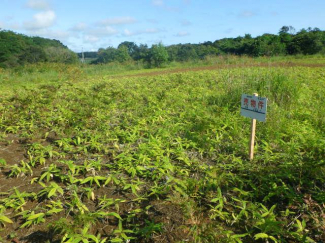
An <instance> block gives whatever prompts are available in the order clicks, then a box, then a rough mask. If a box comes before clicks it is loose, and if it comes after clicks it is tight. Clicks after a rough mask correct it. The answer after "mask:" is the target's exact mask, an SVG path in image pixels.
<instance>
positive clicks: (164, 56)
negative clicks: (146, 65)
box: [149, 43, 168, 67]
mask: <svg viewBox="0 0 325 243" xmlns="http://www.w3.org/2000/svg"><path fill="white" fill-rule="evenodd" d="M149 55H150V62H151V65H153V66H154V67H161V66H162V65H163V64H164V63H166V62H167V61H168V52H167V50H166V48H165V47H164V46H163V44H162V43H159V44H157V45H152V47H151V49H150V54H149Z"/></svg>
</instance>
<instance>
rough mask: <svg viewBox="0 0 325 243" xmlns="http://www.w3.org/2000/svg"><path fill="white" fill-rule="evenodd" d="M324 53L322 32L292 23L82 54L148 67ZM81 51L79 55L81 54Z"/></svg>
mask: <svg viewBox="0 0 325 243" xmlns="http://www.w3.org/2000/svg"><path fill="white" fill-rule="evenodd" d="M318 53H321V54H325V31H321V30H320V29H319V28H307V29H302V30H300V31H298V32H296V31H295V29H294V27H292V26H283V27H282V28H281V29H280V30H279V33H278V34H277V35H274V34H263V35H261V36H257V37H255V38H253V37H252V36H251V35H250V34H246V35H245V36H243V37H242V36H239V37H236V38H224V39H220V40H216V41H214V42H211V41H207V42H204V43H200V44H190V43H188V44H177V45H170V46H166V47H165V46H163V45H162V43H159V44H155V45H152V47H151V48H149V47H148V45H145V44H140V45H137V44H136V43H134V42H129V41H125V42H122V43H121V44H120V45H119V46H118V47H117V48H114V47H108V48H106V49H104V48H101V49H99V50H98V52H97V53H96V52H88V53H85V57H86V58H87V57H89V58H90V57H91V58H94V57H96V60H94V61H93V62H92V63H96V64H97V63H109V62H120V63H123V62H126V61H129V60H134V61H143V62H145V63H147V64H149V66H154V67H159V66H161V65H163V64H164V63H167V62H173V61H177V62H184V61H190V60H199V59H204V58H207V57H208V56H215V55H227V54H231V55H247V56H252V57H260V56H286V55H299V54H302V55H313V54H318ZM81 55H82V54H81V53H79V56H80V57H81Z"/></svg>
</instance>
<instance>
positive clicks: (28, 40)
mask: <svg viewBox="0 0 325 243" xmlns="http://www.w3.org/2000/svg"><path fill="white" fill-rule="evenodd" d="M38 62H57V63H76V62H78V56H77V55H76V53H74V52H72V51H71V50H69V49H68V48H67V47H66V46H65V45H63V44H62V43H61V42H60V41H58V40H51V39H46V38H42V37H29V36H26V35H22V34H17V33H15V32H13V31H8V30H1V29H0V67H2V68H6V67H15V66H20V65H24V64H27V63H38Z"/></svg>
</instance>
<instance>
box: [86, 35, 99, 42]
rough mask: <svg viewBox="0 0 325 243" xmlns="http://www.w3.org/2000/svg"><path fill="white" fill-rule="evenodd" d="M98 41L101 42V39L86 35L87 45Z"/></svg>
mask: <svg viewBox="0 0 325 243" xmlns="http://www.w3.org/2000/svg"><path fill="white" fill-rule="evenodd" d="M98 41H99V38H98V37H97V36H93V35H86V36H85V37H84V42H86V43H96V42H98Z"/></svg>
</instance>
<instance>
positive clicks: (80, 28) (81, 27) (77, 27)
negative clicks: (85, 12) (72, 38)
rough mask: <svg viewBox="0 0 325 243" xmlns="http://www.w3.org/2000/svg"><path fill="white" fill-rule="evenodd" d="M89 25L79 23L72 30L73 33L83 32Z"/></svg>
mask: <svg viewBox="0 0 325 243" xmlns="http://www.w3.org/2000/svg"><path fill="white" fill-rule="evenodd" d="M87 27H88V26H87V24H85V23H78V24H76V25H74V26H73V27H72V28H70V30H71V31H83V30H85V29H86V28H87Z"/></svg>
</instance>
